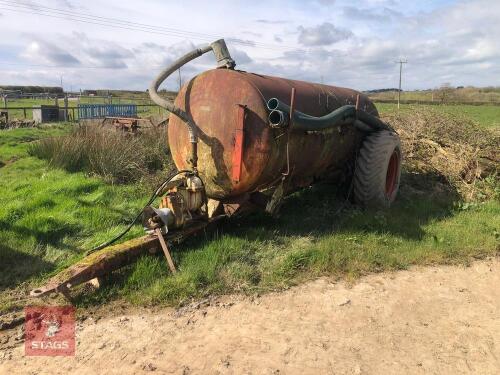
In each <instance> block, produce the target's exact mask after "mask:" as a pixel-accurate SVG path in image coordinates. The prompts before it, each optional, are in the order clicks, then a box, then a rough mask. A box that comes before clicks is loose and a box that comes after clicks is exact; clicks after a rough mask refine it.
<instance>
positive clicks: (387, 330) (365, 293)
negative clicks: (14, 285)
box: [0, 258, 500, 374]
mask: <svg viewBox="0 0 500 375" xmlns="http://www.w3.org/2000/svg"><path fill="white" fill-rule="evenodd" d="M499 285H500V260H499V259H498V258H494V259H489V260H486V261H478V262H476V263H473V264H472V265H471V266H470V267H456V266H442V267H428V268H414V269H412V270H409V271H402V272H397V273H384V274H377V275H371V276H367V277H364V278H362V279H360V280H359V281H358V282H356V283H355V284H354V285H350V284H348V283H346V282H334V281H333V280H330V279H327V278H321V279H318V280H316V281H313V282H309V283H306V284H303V285H301V286H298V287H294V288H291V289H289V290H287V291H285V292H281V293H270V294H267V295H265V296H262V297H260V296H253V297H248V296H228V297H222V298H217V299H206V300H202V301H199V302H197V303H193V304H191V305H189V306H185V307H183V308H181V309H178V310H174V309H159V308H155V309H154V310H149V309H145V308H140V309H137V308H135V309H128V308H123V309H122V308H119V307H116V306H115V307H116V308H113V309H112V310H113V312H110V313H109V314H108V315H106V316H102V313H103V311H102V310H98V311H94V312H93V313H90V315H89V316H87V317H85V318H84V319H83V321H80V322H79V323H78V325H77V341H78V345H77V354H76V356H75V357H74V358H55V357H25V356H24V348H23V345H22V338H21V337H22V335H20V332H18V331H11V332H4V333H2V335H3V336H0V342H3V344H2V346H3V350H2V352H0V369H1V371H0V372H2V373H8V374H21V373H22V374H31V373H36V374H64V373H74V374H100V373H103V372H106V373H109V374H133V373H135V374H137V373H150V372H154V373H157V374H170V373H174V374H219V373H227V374H299V373H300V374H319V373H336V374H401V373H405V374H429V373H436V374H461V373H467V374H469V373H477V374H498V373H499V372H500V288H499ZM108 307H109V306H108ZM16 335H17V336H18V337H17V339H16Z"/></svg>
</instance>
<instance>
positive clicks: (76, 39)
mask: <svg viewBox="0 0 500 375" xmlns="http://www.w3.org/2000/svg"><path fill="white" fill-rule="evenodd" d="M42 14H44V15H42ZM54 16H56V17H54ZM99 17H107V18H112V19H113V20H104V19H103V18H99ZM82 20H84V21H86V22H80V21H82ZM499 21H500V1H486V0H475V1H472V0H456V1H451V0H446V1H445V0H442V1H429V0H426V1H411V2H410V1H400V0H363V1H344V0H314V1H298V0H293V1H278V0H267V1H260V0H253V1H243V0H231V1H230V0H220V1H215V0H214V1H201V0H200V1H189V0H185V1H161V0H149V1H140V2H139V1H127V0H108V1H103V0H101V1H95V0H87V1H80V0H22V1H14V0H0V35H2V38H1V39H0V84H25V85H28V84H29V85H58V84H59V82H60V78H61V76H62V78H63V84H64V86H65V89H70V88H72V89H73V90H77V89H80V88H82V89H84V88H112V89H116V88H123V89H138V90H145V89H146V88H147V87H148V85H149V83H150V81H151V79H152V78H153V77H154V76H155V75H156V74H157V72H158V71H159V70H160V69H161V67H163V66H165V65H166V64H168V63H169V62H171V61H172V60H173V59H175V58H177V57H179V56H180V55H182V54H183V53H185V52H187V51H188V50H190V49H192V48H194V47H196V46H199V45H201V44H204V43H207V42H209V41H211V40H215V39H217V38H219V37H224V38H226V39H227V40H228V46H229V48H230V51H231V53H232V54H233V57H234V58H235V60H236V62H237V64H238V65H237V68H239V69H242V70H247V71H252V72H256V73H260V74H269V75H277V76H283V77H288V78H293V79H302V80H308V81H314V82H324V83H327V84H332V85H337V86H346V87H353V88H356V89H361V90H365V89H375V88H387V87H395V86H397V82H398V65H397V64H396V63H395V61H397V60H399V59H400V58H404V59H407V60H408V64H407V65H406V66H405V69H404V80H403V88H405V89H425V88H433V87H437V86H439V85H441V84H443V83H450V84H451V85H454V86H458V85H465V86H467V85H474V86H489V85H500V78H499V77H500V40H499V38H498V37H499V36H500V22H499ZM89 22H90V23H89ZM131 22H134V23H136V24H131ZM95 23H99V24H98V25H97V24H95ZM137 23H140V24H142V25H141V26H138V25H137ZM110 24H113V25H115V26H117V25H118V26H120V27H110ZM131 25H132V26H131ZM122 26H123V27H122ZM130 28H132V29H133V30H130ZM138 29H141V30H138ZM145 30H146V31H147V32H146V31H145ZM213 66H214V62H213V60H212V59H211V57H210V56H207V57H203V59H201V60H200V61H197V62H195V63H192V64H190V65H189V66H187V67H186V68H185V69H184V70H183V72H182V76H183V79H184V80H187V79H189V78H190V77H192V76H193V75H195V74H198V73H199V72H201V71H203V70H205V69H210V68H211V67H213ZM175 85H176V83H175V81H174V80H171V81H170V82H167V86H168V87H169V88H174V87H175Z"/></svg>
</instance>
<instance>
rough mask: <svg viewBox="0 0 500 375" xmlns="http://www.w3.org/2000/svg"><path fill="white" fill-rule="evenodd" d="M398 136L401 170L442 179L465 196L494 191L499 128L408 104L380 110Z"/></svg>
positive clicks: (488, 195) (489, 194)
mask: <svg viewBox="0 0 500 375" xmlns="http://www.w3.org/2000/svg"><path fill="white" fill-rule="evenodd" d="M383 119H384V120H385V121H386V122H388V123H389V124H391V126H393V127H394V129H396V131H397V132H398V133H399V135H400V137H401V142H402V146H403V150H404V158H405V160H404V167H403V168H404V170H405V172H407V173H409V174H433V175H436V176H440V177H441V178H443V179H445V180H446V182H447V183H448V184H449V186H451V187H453V189H454V190H455V191H456V192H458V194H459V195H460V196H461V198H462V199H464V200H465V201H474V200H483V199H487V198H491V197H493V196H495V195H497V194H498V190H499V178H498V177H499V175H498V166H499V165H500V154H499V145H500V132H499V131H498V130H488V129H484V128H481V127H480V126H479V125H477V124H476V123H474V122H473V121H471V120H470V119H468V118H466V117H462V116H456V115H449V114H444V113H442V112H438V111H436V110H433V109H429V108H419V107H412V108H411V109H409V110H405V111H401V112H400V113H399V114H390V115H386V116H383Z"/></svg>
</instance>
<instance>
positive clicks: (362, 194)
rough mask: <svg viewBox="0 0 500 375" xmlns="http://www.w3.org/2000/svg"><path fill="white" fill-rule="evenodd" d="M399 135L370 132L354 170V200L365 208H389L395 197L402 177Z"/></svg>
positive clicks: (387, 132) (389, 132)
mask: <svg viewBox="0 0 500 375" xmlns="http://www.w3.org/2000/svg"><path fill="white" fill-rule="evenodd" d="M401 159H402V153H401V142H400V140H399V136H398V135H397V134H396V133H394V132H391V131H387V130H382V131H379V132H376V133H372V134H369V135H368V136H367V137H366V138H365V140H364V142H363V145H362V146H361V149H360V151H359V155H358V159H357V160H356V168H355V171H354V181H353V185H354V186H353V188H354V200H355V201H356V203H358V204H360V205H362V206H364V207H367V208H388V207H389V206H390V205H391V204H392V202H394V200H395V199H396V195H397V194H398V190H399V179H400V177H401Z"/></svg>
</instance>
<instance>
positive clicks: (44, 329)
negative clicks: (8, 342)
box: [24, 306, 75, 356]
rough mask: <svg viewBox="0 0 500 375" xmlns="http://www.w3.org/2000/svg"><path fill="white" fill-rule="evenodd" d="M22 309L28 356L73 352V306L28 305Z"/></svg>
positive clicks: (68, 354) (68, 353) (73, 353)
mask: <svg viewBox="0 0 500 375" xmlns="http://www.w3.org/2000/svg"><path fill="white" fill-rule="evenodd" d="M24 313H25V323H24V332H25V337H26V339H25V341H24V351H25V354H26V355H27V356H40V355H45V356H72V355H75V308H74V307H73V306H28V307H26V308H25V309H24Z"/></svg>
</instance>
